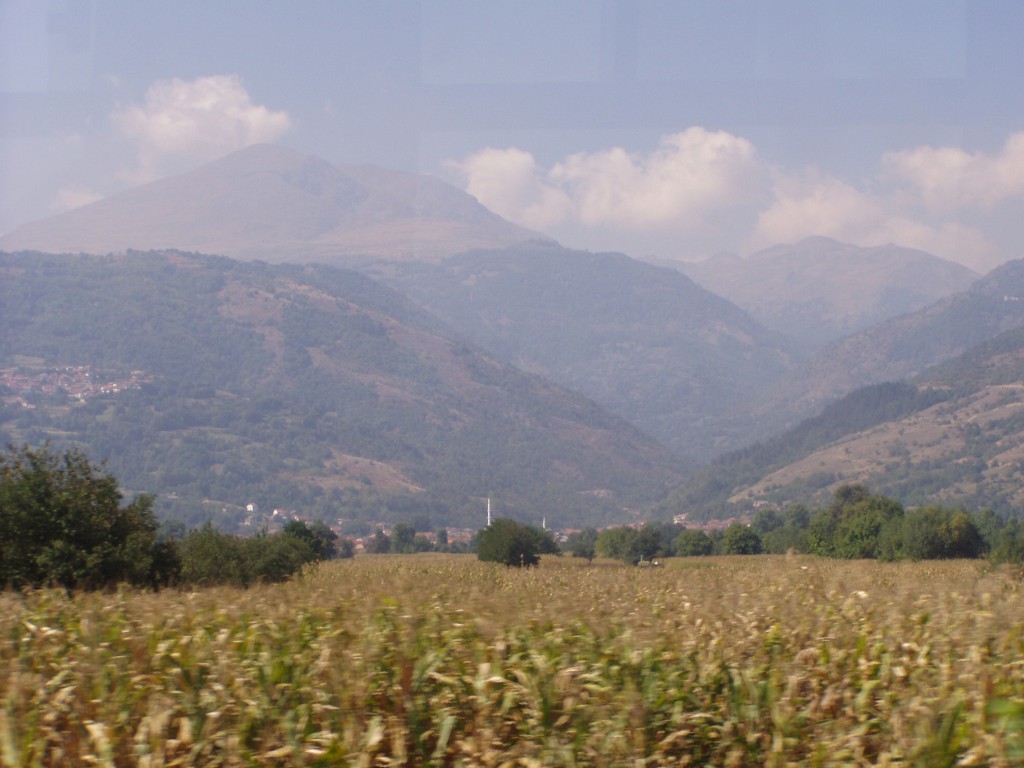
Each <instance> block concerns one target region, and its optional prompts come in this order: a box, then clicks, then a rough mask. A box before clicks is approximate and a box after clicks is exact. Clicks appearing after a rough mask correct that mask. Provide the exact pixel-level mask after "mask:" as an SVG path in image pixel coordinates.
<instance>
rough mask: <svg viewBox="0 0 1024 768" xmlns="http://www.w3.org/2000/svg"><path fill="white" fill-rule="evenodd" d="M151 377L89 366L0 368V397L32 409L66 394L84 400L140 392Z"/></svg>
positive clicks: (138, 372) (139, 373) (9, 402)
mask: <svg viewBox="0 0 1024 768" xmlns="http://www.w3.org/2000/svg"><path fill="white" fill-rule="evenodd" d="M152 380H153V377H152V376H150V375H149V374H147V373H146V372H145V371H128V372H124V371H120V372H112V371H99V370H95V369H93V367H92V366H91V365H68V366H63V367H59V368H48V369H45V370H26V369H24V368H5V369H0V398H2V399H3V401H4V402H6V403H8V404H14V405H20V406H22V407H23V408H35V407H36V401H37V400H38V398H39V397H40V396H41V395H42V396H47V397H52V396H59V395H61V394H63V395H65V396H66V397H67V398H68V399H69V400H78V401H80V402H81V401H84V400H88V399H90V398H93V397H100V396H102V395H111V394H117V393H118V392H124V391H127V390H130V389H139V388H140V387H141V386H142V385H143V384H148V383H150V382H151V381H152Z"/></svg>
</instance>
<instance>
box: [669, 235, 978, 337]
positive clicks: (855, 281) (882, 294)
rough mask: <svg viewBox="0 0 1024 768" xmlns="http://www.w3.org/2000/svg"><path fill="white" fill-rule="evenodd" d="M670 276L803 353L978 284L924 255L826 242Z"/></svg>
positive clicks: (687, 267)
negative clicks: (734, 308) (682, 277)
mask: <svg viewBox="0 0 1024 768" xmlns="http://www.w3.org/2000/svg"><path fill="white" fill-rule="evenodd" d="M677 268H678V269H680V270H681V271H683V272H684V273H685V274H687V275H689V276H690V277H692V278H693V279H694V280H696V281H697V282H698V283H700V284H701V285H702V286H704V287H705V288H707V289H708V290H711V291H714V292H715V293H717V294H719V295H721V296H724V297H725V298H727V299H729V301H732V302H734V303H735V304H736V305H738V306H740V307H742V308H743V309H745V310H746V311H747V312H749V313H750V314H751V315H752V316H753V317H754V318H755V319H757V320H758V321H760V322H761V323H763V324H764V325H765V326H766V327H768V328H771V329H773V330H775V331H778V332H779V333H782V334H784V335H786V336H788V337H790V338H792V339H796V340H798V341H800V342H801V344H802V345H803V346H804V347H806V348H816V347H820V346H823V345H825V344H828V343H829V342H832V341H836V340H838V339H840V338H843V337H845V336H849V335H851V334H853V333H857V332H858V331H862V330H865V329H867V328H871V327H873V326H875V325H878V324H879V323H883V322H885V321H886V320H888V319H889V318H892V317H895V316H897V315H903V314H907V313H910V312H915V311H917V310H919V309H923V308H925V307H927V306H929V305H930V304H933V303H934V302H936V301H938V300H939V299H942V298H945V297H946V296H949V295H950V294H952V293H956V292H958V291H963V290H965V289H966V288H967V287H968V286H970V284H971V283H972V282H974V281H975V280H976V279H978V277H979V275H977V274H976V273H975V272H973V271H972V270H970V269H968V268H967V267H964V266H961V265H960V264H956V263H954V262H951V261H946V260H945V259H940V258H939V257H937V256H933V255H932V254H930V253H925V252H924V251H919V250H914V249H911V248H901V247H899V246H896V245H892V244H889V245H882V246H875V247H871V248H863V247H858V246H855V245H850V244H848V243H839V242H836V241H835V240H832V239H830V238H827V237H809V238H807V239H805V240H801V241H800V242H798V243H794V244H791V245H776V246H773V247H771V248H766V249H765V250H762V251H759V252H757V253H755V254H753V255H751V256H749V257H747V258H740V257H739V256H734V255H728V254H722V255H718V256H715V257H712V258H710V259H707V260H705V261H700V262H679V263H678V265H677Z"/></svg>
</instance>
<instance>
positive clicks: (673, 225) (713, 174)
mask: <svg viewBox="0 0 1024 768" xmlns="http://www.w3.org/2000/svg"><path fill="white" fill-rule="evenodd" d="M760 172H761V168H760V163H759V161H758V159H757V153H756V152H755V150H754V145H753V144H751V143H750V142H749V141H747V140H746V139H742V138H739V137H737V136H733V135H732V134H729V133H726V132H725V131H716V132H712V131H708V130H706V129H704V128H700V127H692V128H688V129H687V130H685V131H682V132H681V133H674V134H671V135H668V136H664V137H662V140H661V143H660V145H659V146H658V148H657V149H656V150H655V151H654V152H652V153H650V154H649V155H641V154H637V153H629V152H627V151H626V150H624V149H622V148H620V147H615V148H613V149H608V150H604V151H601V152H594V153H591V154H577V155H572V156H571V157H569V158H568V159H566V160H565V161H564V162H562V163H559V164H557V165H556V166H555V167H554V168H552V170H551V172H550V174H549V177H550V179H552V180H553V181H554V182H556V183H558V184H561V185H563V187H564V188H566V189H567V191H568V194H569V195H570V197H571V198H572V200H573V202H574V204H575V209H576V214H577V216H578V217H579V219H580V220H581V221H582V222H584V223H585V224H589V225H599V226H610V227H614V228H618V229H637V228H648V227H656V228H660V229H670V230H683V231H685V230H689V229H692V228H694V227H696V226H699V225H700V224H701V223H702V222H703V220H704V219H705V217H706V216H707V215H708V214H709V213H711V212H712V211H714V210H716V209H719V208H721V207H724V206H733V205H737V204H739V203H741V202H743V201H745V200H747V199H749V197H750V193H751V191H752V190H753V189H754V188H756V187H757V186H758V177H759V175H760Z"/></svg>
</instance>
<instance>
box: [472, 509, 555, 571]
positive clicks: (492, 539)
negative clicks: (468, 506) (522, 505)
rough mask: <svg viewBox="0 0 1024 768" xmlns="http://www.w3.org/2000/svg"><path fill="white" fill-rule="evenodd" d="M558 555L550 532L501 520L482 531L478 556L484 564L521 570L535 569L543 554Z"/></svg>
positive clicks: (508, 520) (502, 518)
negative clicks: (494, 564)
mask: <svg viewBox="0 0 1024 768" xmlns="http://www.w3.org/2000/svg"><path fill="white" fill-rule="evenodd" d="M557 551H558V546H557V545H556V544H555V542H554V539H553V538H552V537H551V533H550V532H549V531H545V530H543V529H541V528H537V527H535V526H532V525H524V524H523V523H518V522H516V521H515V520H511V519H509V518H507V517H500V518H498V519H497V520H495V521H494V522H493V523H491V524H490V525H489V526H487V527H486V528H484V530H482V531H480V535H479V538H478V540H477V550H476V554H477V557H478V558H479V559H480V560H483V561H484V562H492V563H503V564H504V565H510V566H515V567H520V566H530V565H536V564H537V563H538V562H539V561H540V556H541V555H542V554H545V553H553V552H557Z"/></svg>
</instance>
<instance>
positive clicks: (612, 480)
mask: <svg viewBox="0 0 1024 768" xmlns="http://www.w3.org/2000/svg"><path fill="white" fill-rule="evenodd" d="M0 275H2V280H0V324H2V325H3V327H4V329H5V333H4V334H3V337H2V339H0V360H3V362H4V364H3V366H0V367H2V368H7V367H8V366H13V367H14V368H16V369H17V370H18V371H19V372H20V373H21V379H22V380H26V379H27V380H30V382H31V381H32V380H33V379H34V381H35V383H34V385H33V386H30V387H29V389H28V390H26V391H15V390H13V388H12V387H3V388H0V392H2V393H3V395H4V396H3V397H2V400H0V402H2V403H3V408H2V409H0V435H2V437H0V439H2V440H3V441H4V442H16V443H17V442H22V441H28V442H31V443H37V442H41V441H42V440H45V439H53V440H57V441H60V442H68V441H70V442H72V443H74V444H78V445H82V446H88V448H89V453H90V454H95V455H96V458H97V459H98V458H100V457H109V458H110V465H111V468H112V469H113V470H114V471H115V472H116V473H117V475H118V476H119V478H120V480H121V481H122V483H123V484H124V485H125V486H126V487H127V488H129V489H131V490H133V491H140V490H144V491H150V492H157V493H159V494H160V495H161V498H162V501H163V502H164V503H165V504H166V503H170V502H173V506H174V507H175V508H177V509H178V510H179V511H181V510H184V511H181V514H182V516H189V517H191V519H193V520H194V519H195V518H196V515H197V512H196V510H198V509H202V508H205V509H207V510H208V511H213V512H216V513H217V514H218V515H219V514H221V513H222V511H226V513H227V514H230V515H232V516H233V517H234V518H235V519H237V517H238V516H239V515H240V514H242V513H243V511H244V508H245V505H246V504H247V503H249V502H258V503H259V504H261V505H263V506H267V507H269V508H273V507H274V506H281V507H283V508H285V509H295V508H300V509H303V510H306V511H309V510H311V509H315V510H320V511H324V512H325V511H327V510H334V511H335V515H337V514H338V512H337V510H339V509H346V510H348V512H349V514H350V515H356V516H361V517H369V518H370V519H380V518H381V517H394V516H395V515H396V514H398V513H397V512H390V513H389V512H388V510H389V509H392V510H396V509H397V510H402V511H404V513H405V514H407V515H426V516H428V517H429V516H431V515H433V516H435V517H439V518H442V519H443V520H445V521H447V522H448V524H454V523H460V524H470V522H471V521H472V522H479V519H480V517H479V516H480V510H481V509H482V504H481V501H480V499H482V498H483V497H486V496H487V495H488V494H495V495H496V496H497V497H498V499H500V504H501V509H502V510H503V511H504V512H505V513H515V514H517V515H519V516H524V517H526V518H527V519H530V520H536V522H540V520H541V519H542V517H543V516H544V514H545V513H547V514H548V516H549V517H551V519H552V520H553V521H554V520H556V519H557V520H559V521H560V524H562V525H567V524H571V523H573V522H583V521H585V520H587V519H590V520H595V519H606V520H608V519H615V518H616V517H621V515H622V514H624V510H625V509H626V508H639V507H640V506H641V505H643V504H646V503H650V502H651V501H653V500H655V499H656V498H657V496H658V495H659V493H662V492H664V491H665V490H667V489H668V488H669V487H670V486H671V485H672V484H673V483H675V482H678V481H679V480H680V479H681V478H682V475H681V474H680V471H679V470H680V467H681V462H680V461H679V459H678V458H677V457H675V456H673V455H671V454H670V453H669V452H668V451H667V450H666V449H664V448H662V447H661V446H659V445H658V444H657V443H656V442H655V441H654V440H652V439H650V438H648V437H647V436H645V435H643V434H641V433H640V432H639V431H638V430H636V429H635V428H633V427H631V426H629V425H628V424H627V423H626V422H624V421H623V420H621V419H618V418H615V417H613V416H610V415H609V414H608V413H607V412H605V411H602V410H601V409H600V408H599V407H597V406H596V405H595V404H594V403H592V402H590V401H588V400H586V399H585V398H584V397H582V396H580V395H578V394H576V393H573V392H568V391H566V390H564V389H562V388H560V387H558V386H556V385H554V384H551V383H550V382H548V381H545V380H543V379H541V378H539V377H537V376H531V375H528V374H524V373H522V372H520V371H518V370H516V369H514V368H512V367H511V366H508V365H506V364H503V363H500V362H498V361H496V360H494V359H493V358H489V357H487V356H485V355H482V354H480V353H479V352H477V351H475V350H474V349H472V348H470V347H468V346H466V345H465V344H464V343H462V342H461V341H459V340H458V339H452V338H450V337H448V336H447V335H446V334H445V332H444V329H443V328H442V327H441V325H440V324H439V323H438V322H437V321H436V320H435V319H434V318H432V317H431V316H430V315H428V314H426V313H425V312H423V311H422V310H420V309H418V308H417V307H415V305H413V304H412V303H411V302H409V301H408V300H407V299H405V298H403V297H402V296H400V295H399V294H397V293H395V292H394V291H391V290H390V289H388V288H386V287H384V286H382V285H380V284H378V283H375V282H373V281H370V280H368V279H367V278H365V277H363V276H362V275H359V274H357V273H355V272H350V271H345V270H337V269H334V268H330V267H321V266H307V267H294V266H286V265H280V266H268V265H266V264H260V263H245V262H238V261H232V260H229V259H226V258H221V257H208V256H197V255H190V254H183V253H180V252H162V253H161V252H155V253H133V254H129V255H127V256H116V257H92V256H76V257H62V256H48V255H43V254H39V253H20V254H9V255H4V256H2V257H0ZM66 366H87V367H88V373H87V374H86V375H89V376H95V377H102V376H104V375H113V374H119V375H120V378H125V377H126V376H125V375H124V374H123V373H121V372H129V371H131V372H134V373H133V376H134V377H135V378H136V379H140V380H145V381H147V382H148V383H147V384H145V385H144V386H142V387H141V388H139V389H137V390H134V389H133V390H128V391H121V392H117V391H107V392H96V393H94V395H91V396H89V397H86V398H85V399H84V400H82V401H77V402H76V400H75V399H73V398H72V397H71V396H70V395H68V394H66V393H63V392H62V391H61V390H57V391H53V392H47V391H46V389H45V388H44V386H43V384H44V382H45V381H46V377H47V376H52V374H53V372H54V369H55V368H57V367H66ZM659 489H660V490H659ZM439 522H440V520H439Z"/></svg>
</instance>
